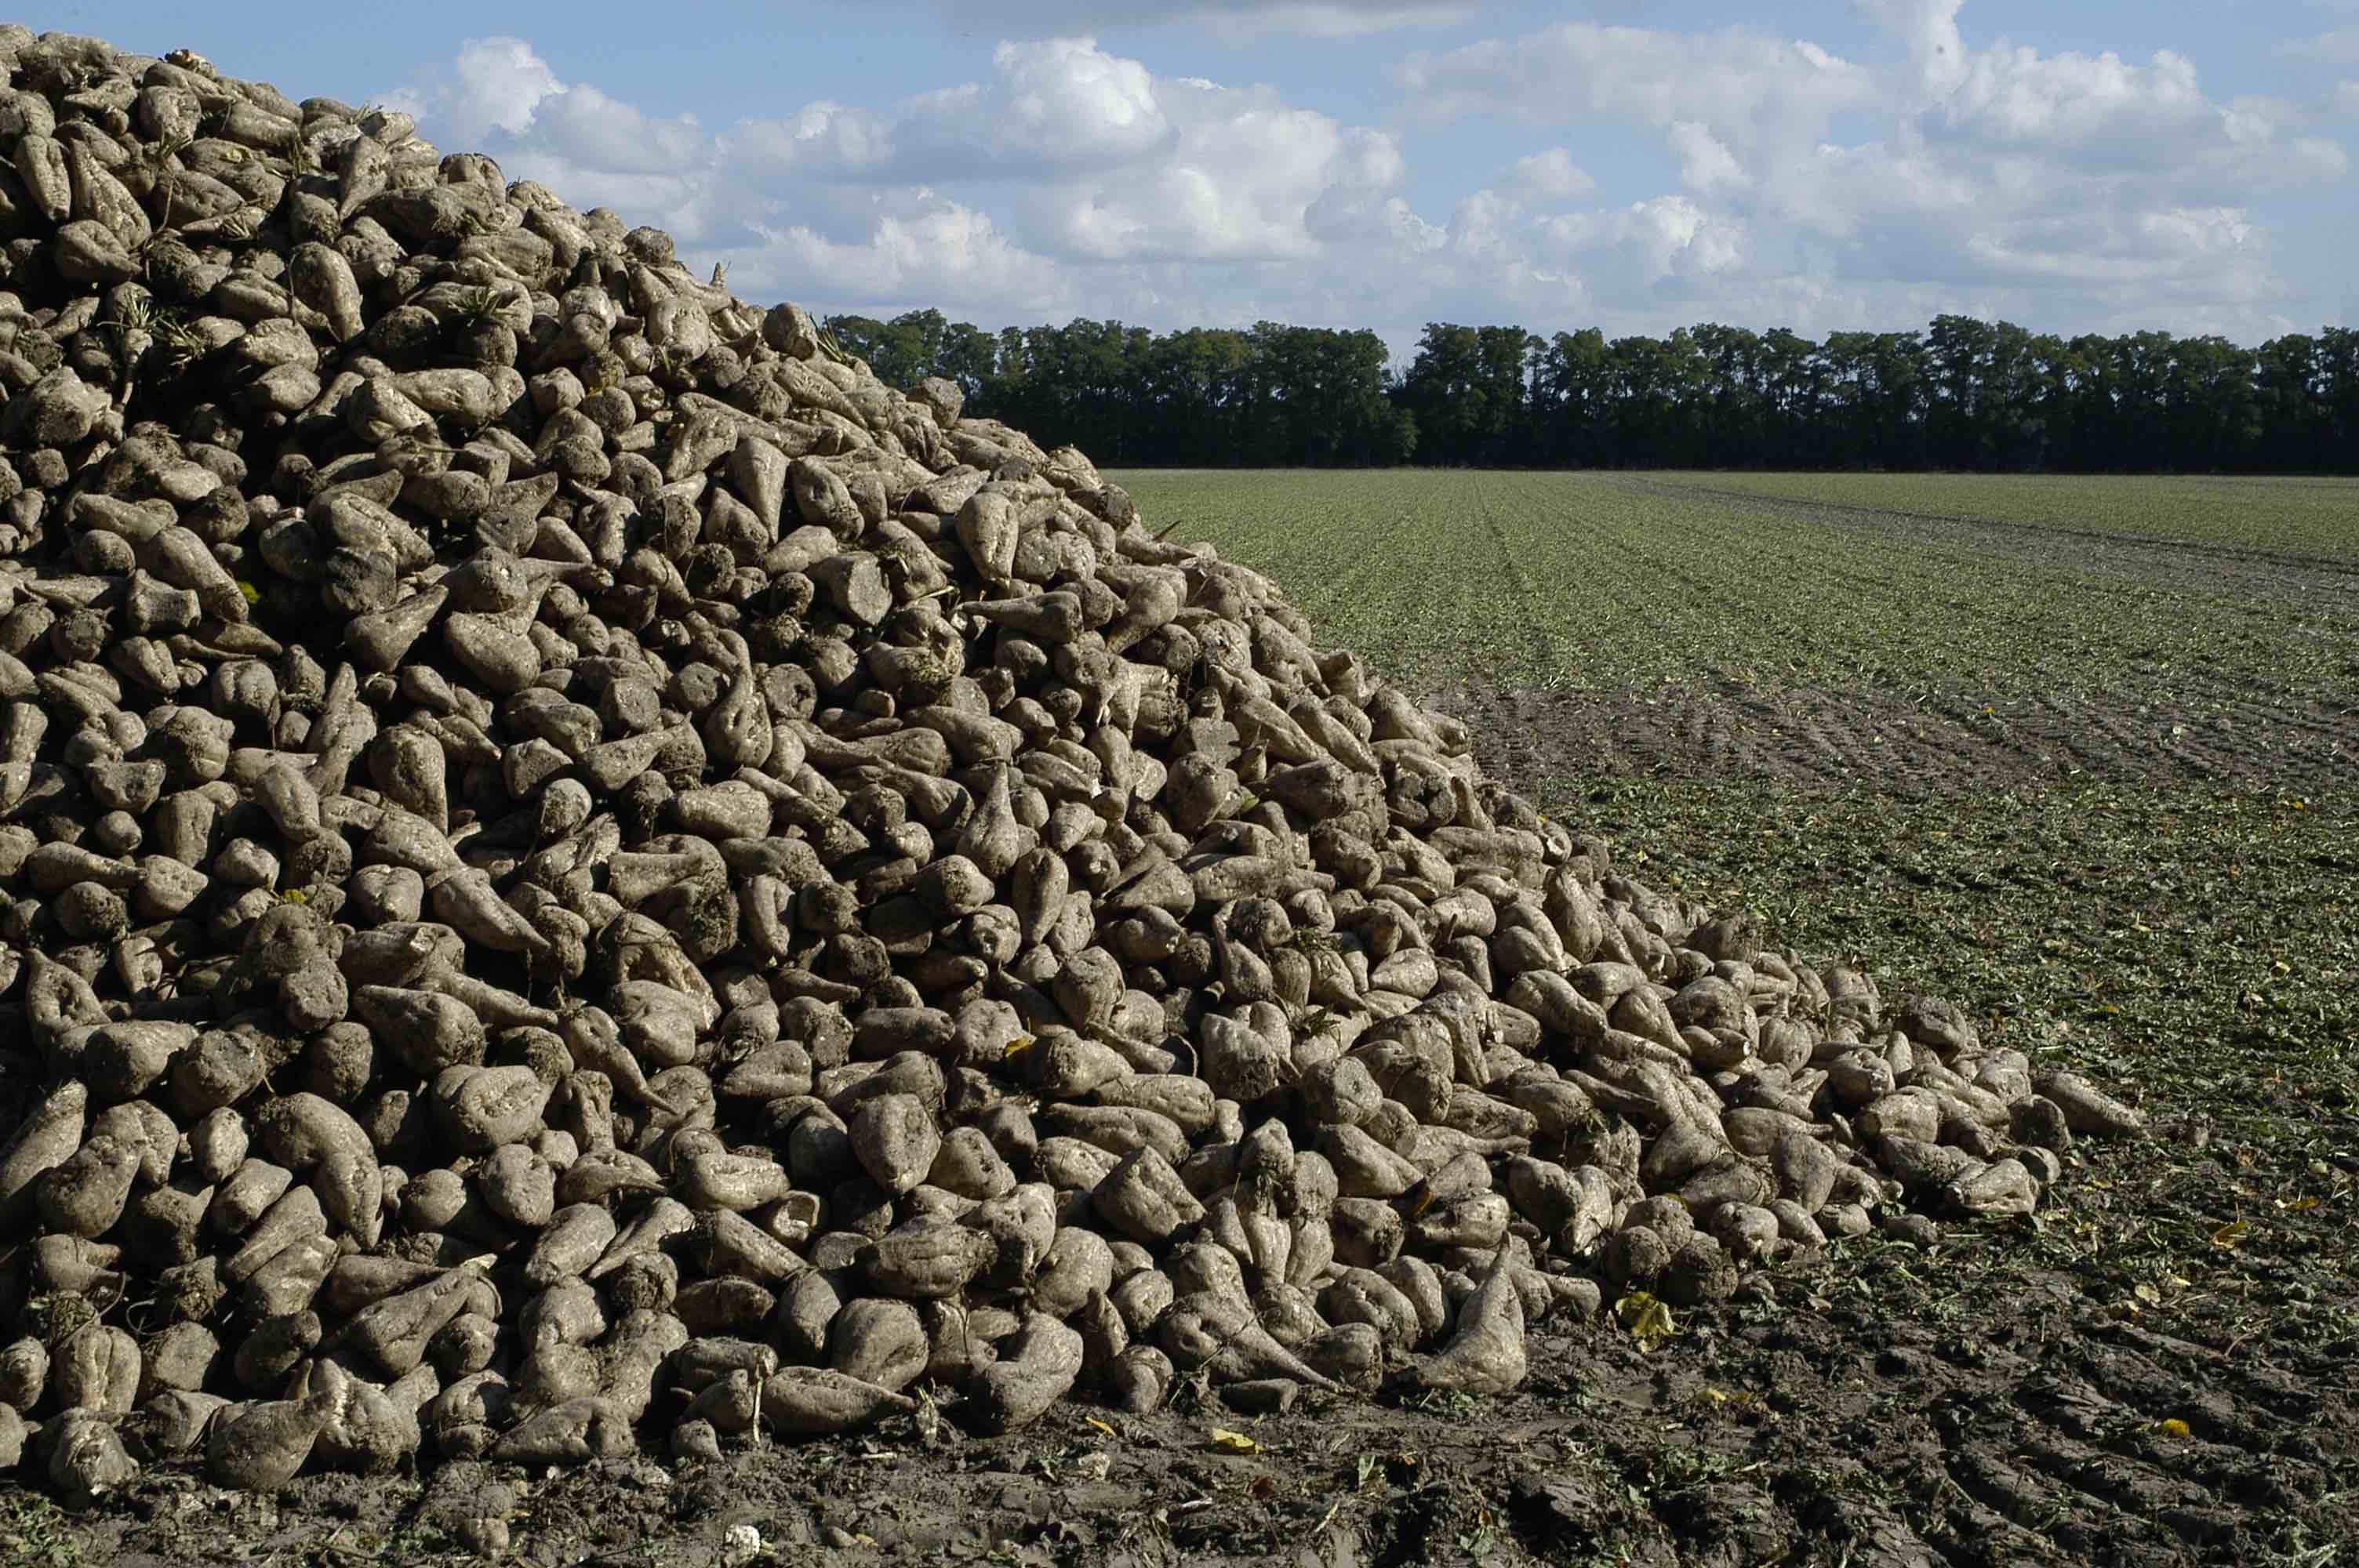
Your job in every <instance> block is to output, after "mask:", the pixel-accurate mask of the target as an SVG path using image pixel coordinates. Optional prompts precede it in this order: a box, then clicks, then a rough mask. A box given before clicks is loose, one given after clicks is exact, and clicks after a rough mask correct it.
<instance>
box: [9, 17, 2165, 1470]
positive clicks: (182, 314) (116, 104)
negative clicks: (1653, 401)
mask: <svg viewBox="0 0 2359 1568" xmlns="http://www.w3.org/2000/svg"><path fill="white" fill-rule="evenodd" d="M0 62H5V81H6V85H5V91H0V138H5V139H4V140H0V165H5V168H0V237H5V253H0V256H4V257H5V259H0V390H5V406H0V705H5V712H0V893H5V897H0V943H5V946H0V982H5V988H6V989H5V993H0V1007H5V1018H0V1125H5V1126H8V1127H10V1128H12V1129H13V1130H12V1131H11V1133H10V1134H9V1137H8V1140H7V1141H6V1143H5V1150H0V1464H5V1465H8V1466H11V1467H14V1468H15V1469H16V1473H18V1474H20V1475H24V1476H46V1477H47V1478H48V1479H49V1481H50V1482H51V1483H53V1484H54V1485H55V1486H56V1487H58V1488H59V1489H60V1491H62V1492H63V1493H64V1494H66V1495H67V1496H69V1497H71V1498H82V1499H87V1498H92V1497H93V1496H96V1495H99V1494H102V1493H104V1492H106V1491H108V1490H109V1489H111V1488H114V1487H120V1486H122V1485H124V1484H125V1482H126V1481H127V1480H129V1479H130V1478H131V1477H133V1476H136V1474H137V1473H138V1472H139V1469H140V1467H141V1466H142V1465H170V1464H180V1465H192V1466H195V1467H197V1468H198V1469H200V1471H201V1473H202V1474H204V1475H206V1476H209V1477H210V1478H211V1479H212V1480H213V1481H216V1482H218V1483H220V1484H222V1485H224V1486H229V1487H253V1488H261V1487H276V1486H278V1485H281V1484H283V1483H286V1482H287V1481H288V1480H289V1479H290V1478H292V1477H293V1476H296V1475H298V1474H299V1473H300V1472H302V1471H304V1470H305V1469H307V1468H311V1469H339V1468H341V1469H346V1470H355V1471H360V1472H364V1473H379V1472H386V1471H389V1470H393V1469H396V1468H399V1467H405V1466H408V1465H426V1464H430V1463H432V1462H434V1461H435V1460H436V1459H437V1458H439V1457H445V1456H466V1457H475V1458H488V1459H491V1460H494V1461H512V1462H519V1463H526V1464H530V1465H549V1464H563V1463H568V1462H582V1461H588V1460H592V1459H597V1458H602V1457H611V1456H616V1455H620V1454H627V1453H633V1452H636V1446H637V1444H639V1443H640V1442H641V1441H642V1439H643V1438H644V1439H646V1440H647V1441H650V1442H653V1443H654V1444H657V1445H658V1448H660V1449H667V1450H669V1452H671V1453H674V1454H682V1455H695V1454H712V1453H715V1452H718V1451H719V1450H720V1449H721V1448H722V1447H723V1445H725V1444H731V1443H733V1442H737V1441H746V1440H752V1439H755V1438H756V1437H757V1436H758V1435H759V1434H760V1433H769V1434H773V1435H777V1436H786V1435H806V1434H825V1433H841V1432H845V1431H850V1430H854V1429H857V1428H860V1427H862V1426H864V1425H865V1424H869V1423H874V1422H879V1421H881V1420H885V1419H886V1418H889V1417H891V1416H893V1415H895V1414H897V1413H898V1414H903V1415H908V1414H912V1413H914V1414H917V1415H919V1417H920V1419H921V1420H931V1419H932V1415H933V1412H935V1411H940V1415H941V1416H942V1417H943V1418H945V1419H948V1420H950V1421H952V1422H957V1423H959V1424H960V1425H962V1426H963V1427H965V1428H967V1429H968V1430H970V1431H973V1432H977V1433H995V1432H1004V1431H1006V1430H1008V1429H1011V1428H1014V1427H1016V1426H1019V1425H1021V1424H1022V1423H1024V1422H1029V1421H1031V1420H1033V1419H1035V1418H1036V1417H1038V1416H1039V1415H1040V1414H1041V1413H1042V1412H1043V1411H1045V1410H1047V1409H1048V1408H1049V1406H1050V1405H1051V1404H1052V1403H1054V1402H1055V1401H1056V1400H1059V1399H1060V1398H1065V1397H1068V1396H1071V1397H1075V1398H1083V1399H1092V1400H1103V1401H1106V1402H1107V1403H1110V1404H1112V1405H1114V1406H1117V1407H1119V1408H1122V1409H1126V1410H1131V1411H1147V1410H1151V1409H1153V1408H1154V1407H1156V1406H1157V1405H1158V1403H1159V1402H1160V1401H1162V1400H1165V1399H1166V1398H1167V1397H1168V1396H1169V1395H1170V1394H1171V1393H1172V1392H1174V1390H1177V1389H1179V1388H1180V1386H1181V1385H1182V1384H1183V1383H1191V1382H1192V1383H1193V1385H1194V1386H1195V1387H1196V1388H1197V1389H1199V1390H1203V1391H1204V1392H1205V1393H1206V1394H1207V1395H1208V1396H1209V1397H1214V1398H1222V1399H1225V1400H1229V1401H1231V1402H1232V1403H1234V1405H1235V1406H1236V1407H1238V1408H1240V1409H1244V1410H1247V1411H1259V1410H1270V1409H1277V1408H1284V1407H1285V1406H1286V1405H1287V1403H1288V1401H1289V1400H1291V1399H1293V1398H1294V1396H1295V1394H1296V1391H1297V1390H1299V1389H1303V1388H1311V1389H1321V1390H1324V1389H1334V1388H1350V1389H1360V1390H1375V1389H1378V1388H1387V1387H1388V1388H1391V1389H1393V1390H1396V1391H1398V1390H1403V1389H1406V1390H1418V1389H1449V1390H1465V1391H1468V1392H1472V1393H1487V1392H1497V1391H1503V1390H1508V1389H1511V1388H1513V1387H1515V1386H1516V1385H1517V1383H1518V1382H1519V1381H1520V1380H1521V1379H1523V1377H1524V1376H1525V1371H1526V1357H1525V1347H1524V1346H1525V1329H1526V1325H1527V1324H1528V1323H1530V1322H1532V1321H1534V1320H1535V1319H1536V1318H1538V1316H1540V1315H1541V1314H1546V1313H1549V1312H1560V1313H1573V1314H1583V1313H1593V1312H1596V1311H1598V1310H1599V1308H1600V1306H1601V1304H1602V1302H1603V1300H1606V1299H1614V1300H1622V1299H1626V1298H1627V1297H1629V1296H1631V1295H1632V1294H1634V1293H1636V1292H1647V1294H1649V1295H1652V1296H1654V1297H1656V1298H1658V1299H1659V1300H1661V1301H1663V1302H1666V1303H1671V1304H1673V1305H1679V1304H1682V1303H1699V1302H1708V1301H1712V1300H1716V1299H1719V1298H1722V1297H1724V1296H1726V1295H1727V1294H1728V1293H1730V1292H1732V1291H1733V1290H1734V1288H1735V1286H1736V1283H1737V1280H1738V1274H1739V1271H1740V1270H1742V1269H1744V1268H1745V1267H1747V1266H1750V1265H1754V1264H1756V1263H1759V1262H1762V1261H1764V1260H1775V1259H1777V1258H1779V1257H1780V1256H1782V1255H1785V1254H1788V1253H1789V1252H1792V1251H1795V1250H1798V1249H1810V1248H1814V1247H1818V1246H1821V1245H1822V1244H1823V1243H1824V1242H1825V1241H1826V1240H1827V1239H1828V1238H1830V1237H1832V1236H1854V1235H1859V1234H1861V1233H1864V1232H1867V1231H1869V1230H1871V1229H1873V1228H1875V1227H1878V1226H1879V1225H1881V1226H1883V1227H1886V1228H1888V1229H1892V1230H1895V1231H1897V1232H1898V1233H1900V1234H1902V1235H1904V1236H1913V1237H1921V1236H1922V1235H1923V1234H1924V1230H1925V1227H1928V1226H1929V1225H1930V1223H1931V1221H1930V1218H1929V1216H1940V1215H1945V1214H1946V1215H1955V1216H1966V1217H1972V1216H1978V1215H1981V1216H1989V1215H2013V1214H2020V1213H2023V1212H2026V1211H2028V1210H2030V1209H2031V1208H2033V1207H2034V1206H2035V1205H2037V1204H2038V1202H2039V1200H2040V1196H2041V1194H2042V1191H2043V1189H2044V1188H2045V1187H2046V1186H2047V1184H2049V1183H2051V1182H2054V1181H2056V1180H2057V1179H2058V1178H2059V1176H2060V1173H2061V1171H2062V1165H2063V1162H2062V1161H2061V1160H2060V1153H2061V1152H2063V1151H2065V1150H2066V1148H2067V1146H2068V1144H2069V1142H2070V1141H2071V1137H2072V1136H2073V1134H2075V1133H2079V1132H2086V1131H2094V1130H2127V1129H2129V1128H2132V1127H2134V1126H2135V1125H2136V1115H2135V1113H2133V1112H2132V1111H2130V1110H2128V1109H2126V1108H2124V1107H2123V1106H2121V1105H2119V1104H2117V1103H2116V1102H2114V1100H2112V1099H2110V1098H2107V1097H2106V1096H2105V1095H2104V1094H2103V1093H2102V1092H2100V1091H2098V1090H2097V1089H2095V1088H2093V1087H2091V1086H2090V1085H2089V1084H2088V1083H2086V1082H2085V1081H2083V1080H2082V1079H2080V1078H2077V1077H2075V1076H2071V1075H2070V1074H2067V1073H2053V1074H2050V1073H2044V1072H2039V1071H2036V1070H2035V1069H2034V1068H2033V1066H2032V1065H2031V1064H2030V1062H2029V1061H2028V1060H2027V1058H2026V1057H2025V1056H2024V1055H2023V1054H2020V1053H2018V1052H2017V1051H2014V1050H2007V1049H1995V1048H1989V1047H1986V1046H1985V1045H1984V1044H1983V1042H1982V1041H1981V1039H1980V1038H1979V1036H1978V1033H1977V1031H1976V1028H1975V1026H1974V1024H1973V1022H1971V1021H1970V1020H1969V1019H1968V1018H1966V1017H1964V1016H1963V1015H1962V1013H1961V1012H1960V1011H1958V1010H1957V1009H1955V1008H1953V1007H1951V1006H1949V1005H1946V1004H1944V1003H1942V1002H1940V1001H1935V1000H1923V999H1908V1000H1897V1001H1895V1000H1886V999H1885V998H1883V997H1880V996H1879V994H1878V990H1877V988H1876V986H1875V983H1874V982H1873V981H1872V979H1870V978H1869V976H1868V974H1867V973H1865V972H1864V970H1863V969H1862V968H1859V967H1855V966H1836V967H1831V968H1813V967H1809V966H1806V965H1804V964H1803V963H1801V962H1799V961H1798V960H1796V959H1794V958H1791V957H1786V956H1783V955H1781V954H1779V953H1777V952H1774V951H1770V950H1767V949H1765V948H1764V947H1763V946H1761V945H1760V943H1759V941H1758V940H1757V939H1756V938H1755V937H1754V936H1752V935H1750V934H1749V932H1748V927H1747V925H1746V923H1745V921H1744V920H1742V919H1740V918H1728V917H1715V916H1713V915H1712V914H1711V913H1710V912H1708V911H1705V910H1702V909H1700V908H1698V907H1696V906H1695V905H1694V904H1692V903H1688V902H1686V901H1684V900H1681V899H1678V898H1675V897H1671V896H1668V895H1666V894H1664V893H1662V892H1658V891H1656V890H1654V889H1651V888H1649V887H1647V886H1646V885H1645V884H1643V883H1641V882H1640V881H1636V879H1634V878H1632V877H1630V876H1629V875H1627V874H1626V873H1625V872H1622V871H1617V870H1616V869H1615V867H1614V863H1613V861H1612V860H1611V858H1610V856H1609V852H1608V850H1607V848H1606V846H1605V845H1603V843H1601V842H1598V841H1596V840H1594V839H1593V838H1586V837H1583V836H1582V835H1581V834H1579V833H1577V832H1575V831H1573V830H1571V828H1569V827H1566V826H1565V825H1563V824H1561V823H1556V822H1551V821H1549V820H1548V819H1547V818H1544V817H1542V816H1538V814H1536V813H1535V812H1534V811H1533V809H1532V808H1531V807H1530V806H1527V804H1525V803H1524V802H1523V801H1521V800H1519V799H1517V798H1516V797H1515V796H1513V795H1509V794H1507V793H1506V791H1504V790H1502V789H1501V788H1499V787H1498V786H1497V785H1495V784H1492V783H1489V782H1486V780H1485V779H1484V775H1483V773H1481V771H1480V770H1479V769H1478V768H1477V766H1476V764H1475V762H1474V760H1473V754H1472V752H1471V750H1470V739H1469V737H1468V736H1467V734H1466V733H1465V732H1464V730H1462V727H1461V726H1459V725H1458V724H1456V723H1454V722H1452V721H1451V720H1450V719H1445V718H1441V717H1438V716H1436V715H1435V714H1433V713H1430V712H1429V711H1427V710H1425V709H1424V708H1421V707H1420V706H1419V704H1418V703H1417V702H1415V701H1414V700H1412V699H1411V698H1410V697H1408V696H1407V695H1405V694H1404V693H1403V692H1402V691H1401V690H1399V689H1398V688H1397V687H1393V686H1390V685H1387V684H1386V682H1385V680H1384V679H1383V678H1381V677H1380V676H1378V675H1376V674H1375V673H1374V672H1372V671H1371V670H1370V669H1369V668H1368V667H1367V665H1364V663H1362V662H1361V661H1360V660H1359V659H1357V658H1356V657H1354V656H1353V655H1352V654H1348V653H1339V652H1332V651H1326V650H1322V649H1321V648H1320V647H1319V645H1318V643H1317V639H1316V636H1315V633H1314V632H1313V630H1312V628H1311V627H1310V626H1309V625H1308V624H1306V623H1305V622H1304V621H1303V619H1302V618H1301V616H1300V615H1299V614H1298V613H1297V612H1296V611H1294V610H1293V609H1292V608H1291V607H1290V606H1289V605H1288V603H1287V601H1286V600H1285V599H1284V598H1283V597H1282V596H1281V595H1280V594H1279V593H1278V592H1277V589H1275V588H1274V587H1273V586H1272V585H1271V584H1270V583H1269V582H1268V581H1267V580H1266V579H1264V578H1262V577H1260V576H1258V575H1256V573H1254V572H1252V571H1250V570H1247V569H1245V568H1241V567H1239V566H1236V565H1234V564H1232V563H1229V562H1226V561H1223V560H1222V559H1221V558H1220V557H1219V556H1218V554H1217V553H1216V552H1215V551H1214V550H1212V548H1210V547H1207V546H1183V545H1180V544H1177V543H1172V542H1168V541H1166V540H1164V539H1162V538H1160V537H1158V535H1157V534H1155V533H1154V532H1152V531H1151V530H1150V529H1149V528H1148V527H1147V525H1146V524H1142V523H1141V521H1140V519H1139V518H1138V516H1137V514H1136V510H1135V509H1134V507H1133V506H1132V504H1131V503H1130V501H1129V499H1128V497H1126V496H1125V494H1124V492H1122V491H1121V490H1120V489H1119V488H1118V487H1116V486H1114V485H1111V484H1108V483H1106V482H1105V481H1103V479H1101V478H1100V477H1099V475H1098V474H1097V473H1096V472H1095V471H1094V470H1093V468H1092V467H1091V465H1090V463H1089V461H1088V460H1086V459H1085V458H1083V457H1082V456H1081V455H1080V454H1079V453H1077V452H1075V451H1073V450H1071V449H1059V450H1056V451H1044V450H1042V449H1040V448H1039V447H1038V446H1037V445H1035V444H1034V443H1033V442H1032V441H1031V440H1030V439H1028V438H1027V437H1025V436H1024V435H1022V434H1020V433H1018V432H1016V431H1014V430H1011V429H1008V428H1006V427H1004V426H1002V425H999V424H996V423H994V422H992V421H989V420H983V419H972V418H962V417H961V413H960V406H961V396H960V393H959V391H958V389H957V388H956V387H955V386H953V385H951V384H948V383H946V382H941V381H929V382H927V383H925V384H922V385H919V386H916V387H912V388H908V389H907V390H897V389H895V388H892V387H888V386H886V385H883V384H880V383H879V382H878V381H877V380H876V379H875V377H874V376H873V375H872V374H871V373H869V371H868V369H867V367H866V366H865V365H864V364H862V363H860V362H856V361H853V360H850V359H848V358H847V357H846V356H844V355H843V353H841V352H840V351H838V350H837V349H836V348H835V347H834V345H833V344H832V342H830V341H828V340H827V339H826V338H825V337H824V335H823V334H821V333H820V332H818V331H816V330H814V327H813V324H812V321H811V319H810V317H809V316H808V315H807V314H806V313H805V312H803V311H802V310H800V309H799V308H796V307H794V306H791V305H780V306H777V307H775V308H770V309H767V310H763V309H758V308H751V307H748V306H746V305H744V304H741V303H739V302H738V301H737V300H735V299H734V298H733V297H730V295H729V294H728V293H727V292H726V290H725V289H724V288H723V287H721V284H720V280H719V278H718V277H717V276H716V277H715V279H714V280H713V281H712V282H705V281H701V280H699V279H698V278H696V277H694V276H690V273H689V272H688V271H687V270H686V269H685V268H684V267H683V266H682V265H680V264H679V262H678V261H676V260H675V259H674V255H673V248H672V243H671V241H670V239H669V237H667V236H666V235H664V234H662V233H660V232H655V231H653V230H649V229H645V228H640V229H634V230H630V231H629V232H625V230H624V228H623V226H622V224H621V223H619V222H616V221H615V219H614V216H613V214H611V213H609V212H606V211H592V212H589V213H586V214H584V213H579V212H576V211H572V210H571V209H570V208H568V207H566V206H564V205H563V204H562V203H561V202H560V201H559V200H558V199H557V198H556V197H555V196H554V195H552V194H551V193H550V192H549V190H547V189H543V188H541V187H540V186H538V185H535V184H533V183H530V182H528V181H527V182H521V183H508V182H506V181H505V180H504V179H503V178H502V177H501V173H500V170H499V168H497V166H496V165H495V164H494V163H493V162H492V160H491V159H489V158H487V157H479V156H468V155H455V156H450V157H445V156H442V155H440V154H439V153H437V152H436V151H435V150H434V149H433V148H432V147H431V146H428V145H427V144H425V143H424V142H422V141H420V140H419V139H418V138H417V137H416V135H414V134H413V133H414V125H413V124H412V122H411V120H410V119H409V118H408V116H406V115H404V114H396V113H386V112H382V111H375V110H371V111H367V112H363V111H357V110H354V109H353V108H351V107H348V106H346V105H344V104H342V103H334V102H331V101H329V100H325V99H316V98H315V99H310V100H308V101H305V102H302V103H295V102H292V101H290V100H289V99H288V98H287V97H285V96H284V95H283V94H281V93H280V92H278V91H277V90H276V89H275V88H272V87H269V86H267V85H264V84H261V83H255V82H246V81H234V80H230V79H228V78H226V77H223V76H221V75H220V74H218V73H217V72H216V71H215V70H214V69H213V68H212V66H211V65H210V64H209V63H208V62H206V61H205V60H204V59H201V58H199V57H196V56H193V55H190V54H186V53H176V54H174V55H172V56H170V57H168V58H167V59H151V58H146V57H141V56H136V55H132V54H128V53H124V52H119V51H117V50H115V49H112V48H111V47H109V46H107V45H105V44H103V43H100V42H97V41H95V40H92V39H87V38H70V37H63V36H59V35H44V36H42V37H40V38H35V37H34V36H33V35H32V34H30V33H29V32H27V31H26V30H25V29H23V28H21V27H16V28H8V29H0ZM1642 1304H1643V1303H1642Z"/></svg>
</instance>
